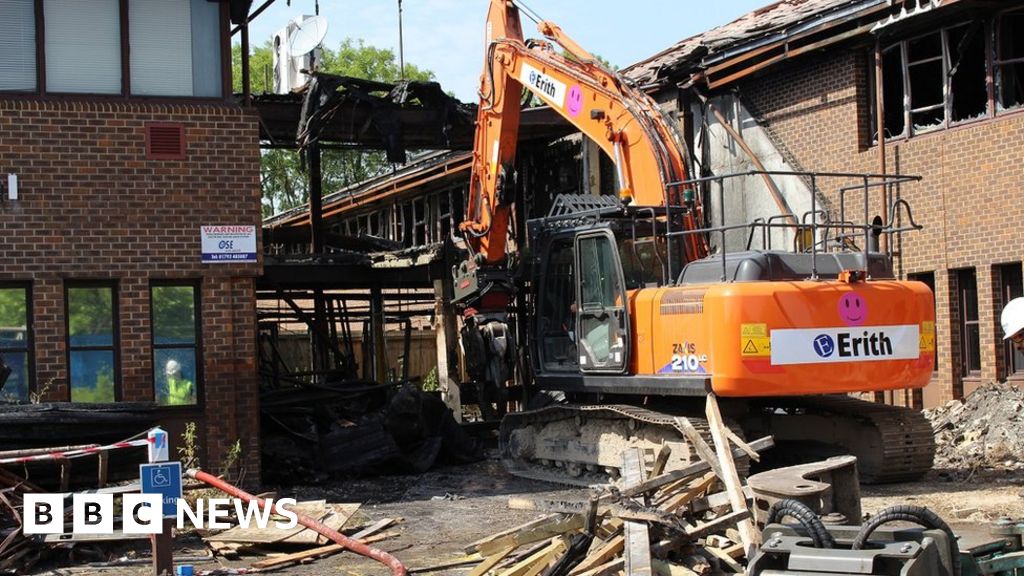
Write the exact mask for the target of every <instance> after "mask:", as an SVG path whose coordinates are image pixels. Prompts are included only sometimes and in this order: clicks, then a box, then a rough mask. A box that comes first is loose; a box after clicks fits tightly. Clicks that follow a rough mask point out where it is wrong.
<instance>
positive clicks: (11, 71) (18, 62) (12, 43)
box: [0, 0, 36, 91]
mask: <svg viewBox="0 0 1024 576" xmlns="http://www.w3.org/2000/svg"><path fill="white" fill-rule="evenodd" d="M0 54H3V58H0V90H12V91H32V90H35V89H36V12H35V2H34V1H33V0H0Z"/></svg>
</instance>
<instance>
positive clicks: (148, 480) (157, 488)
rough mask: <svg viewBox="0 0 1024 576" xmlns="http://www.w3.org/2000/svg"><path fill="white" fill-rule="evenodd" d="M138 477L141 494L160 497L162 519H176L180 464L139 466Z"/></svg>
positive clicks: (179, 489) (159, 463) (163, 463)
mask: <svg viewBox="0 0 1024 576" xmlns="http://www.w3.org/2000/svg"><path fill="white" fill-rule="evenodd" d="M139 476H140V479H141V481H142V493H143V494H160V495H161V497H162V501H163V512H164V513H163V516H164V518H174V517H176V516H177V515H178V498H181V462H157V463H155V464H140V465H139Z"/></svg>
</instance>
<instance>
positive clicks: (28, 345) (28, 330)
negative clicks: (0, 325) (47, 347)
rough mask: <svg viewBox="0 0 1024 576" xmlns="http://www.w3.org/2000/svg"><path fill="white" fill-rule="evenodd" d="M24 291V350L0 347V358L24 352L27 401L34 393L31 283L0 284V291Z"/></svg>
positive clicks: (13, 282) (33, 332) (33, 333)
mask: <svg viewBox="0 0 1024 576" xmlns="http://www.w3.org/2000/svg"><path fill="white" fill-rule="evenodd" d="M11 289H14V290H18V289H20V290H24V291H25V349H24V350H22V349H21V348H13V347H3V346H0V356H3V353H4V352H24V353H25V355H26V358H27V366H26V373H25V380H26V382H25V384H26V387H25V389H26V393H27V394H28V395H29V396H28V397H26V398H25V401H26V402H27V401H29V398H30V397H31V394H32V393H33V392H35V390H36V387H35V382H36V379H35V364H36V358H35V348H36V347H35V338H34V336H35V329H34V326H33V322H32V311H33V307H32V304H33V302H32V282H19V281H10V282H9V281H3V282H0V290H11Z"/></svg>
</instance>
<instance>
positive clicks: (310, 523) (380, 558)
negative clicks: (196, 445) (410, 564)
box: [185, 468, 408, 576]
mask: <svg viewBox="0 0 1024 576" xmlns="http://www.w3.org/2000/svg"><path fill="white" fill-rule="evenodd" d="M185 475H186V476H188V477H189V478H195V479H196V480H199V481H200V482H204V483H206V484H209V485H210V486H213V487H214V488H216V489H218V490H220V491H221V492H224V493H226V494H229V495H231V496H234V497H235V498H238V499H239V500H242V501H243V502H246V503H249V502H256V505H257V506H259V507H260V508H265V507H266V506H267V503H266V501H265V500H263V499H262V498H258V497H256V496H253V495H252V494H249V493H248V492H246V491H244V490H242V489H241V488H238V487H236V486H232V485H231V484H228V483H227V482H225V481H223V480H221V479H220V478H217V477H216V476H213V475H212V474H207V473H206V472H203V471H202V470H196V469H194V468H193V469H191V470H189V471H187V472H185ZM278 506H279V505H278V504H277V503H276V502H275V503H274V507H273V509H272V510H271V512H277V513H280V510H279V508H278ZM291 512H292V513H293V514H295V516H296V517H297V518H298V522H299V524H301V525H303V526H305V527H306V528H309V529H310V530H312V531H314V532H316V533H318V534H321V535H323V536H326V537H327V538H330V539H331V540H333V541H334V542H335V543H336V544H338V545H340V546H343V547H345V548H346V549H348V550H351V551H352V552H355V553H356V554H359V555H361V556H366V557H367V558H372V559H374V560H376V561H377V562H380V563H381V564H383V565H385V566H387V567H388V569H389V570H391V573H392V574H394V575H395V576H406V575H407V574H408V571H407V570H406V568H405V566H403V565H402V563H401V561H399V560H398V558H395V557H394V556H392V555H391V554H388V553H387V552H384V551H383V550H377V549H376V548H370V547H369V546H367V545H366V544H363V543H361V542H358V541H356V540H353V539H351V538H349V537H347V536H345V535H344V534H342V533H341V532H338V531H337V530H334V529H332V528H330V527H328V526H325V525H324V524H323V523H321V522H317V521H316V520H314V519H313V518H310V517H309V516H305V515H303V514H300V513H298V512H295V511H294V510H292V511H291Z"/></svg>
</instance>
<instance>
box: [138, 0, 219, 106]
mask: <svg viewBox="0 0 1024 576" xmlns="http://www.w3.org/2000/svg"><path fill="white" fill-rule="evenodd" d="M208 4H209V2H208ZM191 8H192V3H191V2H190V0H131V2H130V3H129V4H128V38H129V42H130V43H131V52H130V53H131V58H130V64H131V72H132V73H131V82H132V94H143V95H150V96H191V95H192V14H191Z"/></svg>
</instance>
